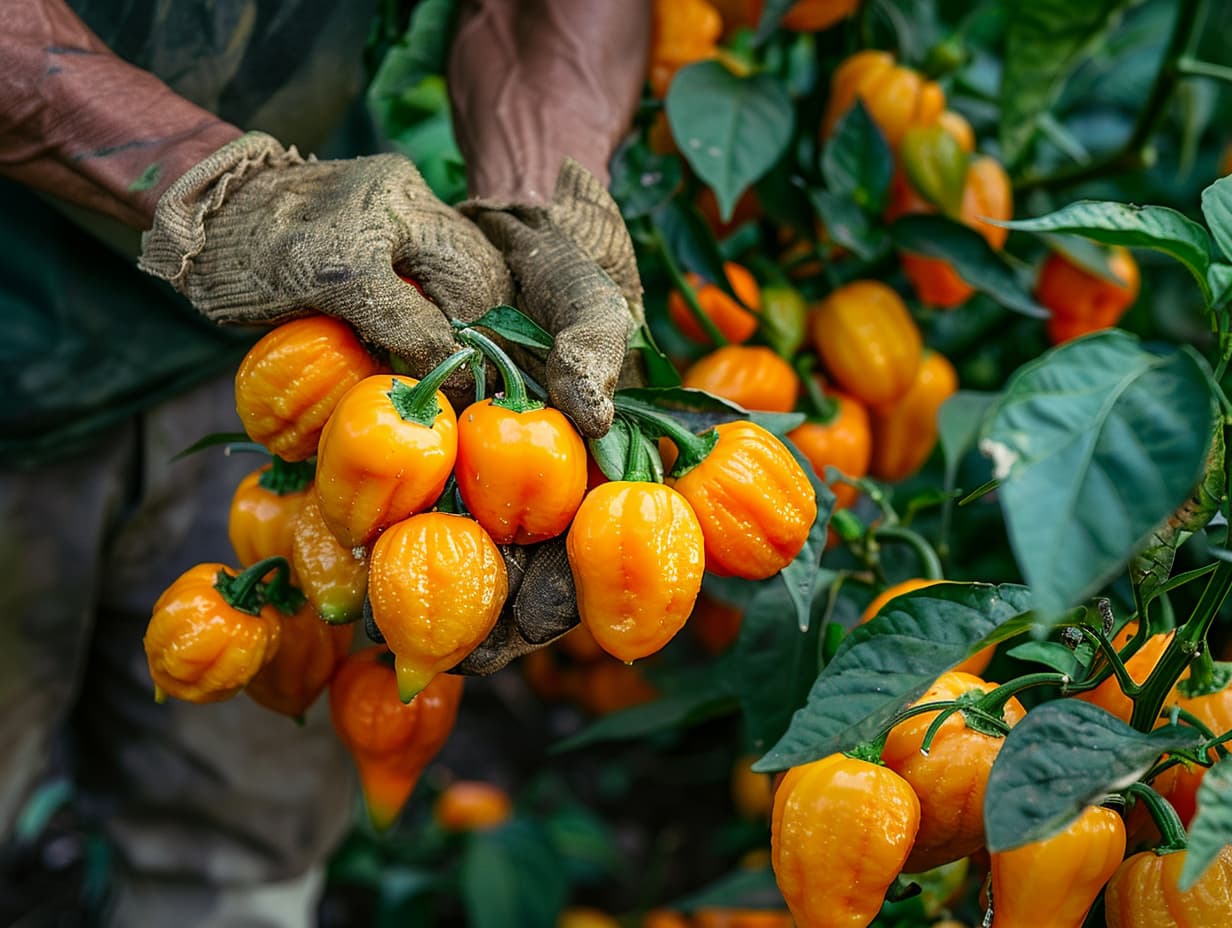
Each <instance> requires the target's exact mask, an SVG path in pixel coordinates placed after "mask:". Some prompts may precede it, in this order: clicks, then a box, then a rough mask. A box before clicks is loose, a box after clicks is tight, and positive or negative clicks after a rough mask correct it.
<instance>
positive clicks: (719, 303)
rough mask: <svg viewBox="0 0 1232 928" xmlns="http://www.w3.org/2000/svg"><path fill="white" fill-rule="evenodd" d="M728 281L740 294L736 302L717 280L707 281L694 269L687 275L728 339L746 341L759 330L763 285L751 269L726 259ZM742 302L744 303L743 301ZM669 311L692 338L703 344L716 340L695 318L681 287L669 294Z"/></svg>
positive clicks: (686, 336) (687, 335)
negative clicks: (738, 300)
mask: <svg viewBox="0 0 1232 928" xmlns="http://www.w3.org/2000/svg"><path fill="white" fill-rule="evenodd" d="M723 273H724V274H726V275H727V282H728V284H730V285H731V288H732V290H734V291H735V293H736V296H738V297H740V302H739V303H737V302H736V301H735V300H733V299H732V298H731V297H730V296H728V295H727V294H726V293H724V292H723V290H722V289H721V288H720V287H719V286H718V285H717V284H710V283H706V282H705V281H703V280H702V279H701V277H699V276H698V275H697V274H694V273H692V272H690V273H688V274H686V275H685V279H686V280H688V282H689V286H690V287H692V288H693V289H694V291H695V292H696V293H697V302H698V303H699V304H700V305H701V308H702V312H704V313H705V314H706V317H707V318H708V319H709V320H710V321H711V322H713V323H714V324H715V327H716V328H717V329H718V330H719V332H721V333H722V335H723V337H724V338H725V339H727V340H728V341H729V342H734V343H740V342H746V341H748V340H749V338H751V337H752V335H753V333H754V332H756V331H757V313H759V312H760V311H761V288H760V287H758V286H757V281H756V279H755V278H754V277H753V275H752V274H750V273H749V272H748V270H747V269H746V268H744V267H742V266H741V265H739V264H736V263H735V262H734V261H725V262H724V263H723ZM741 304H743V305H741ZM746 306H747V307H748V309H745V307H746ZM667 314H668V316H669V317H670V318H671V320H672V323H673V324H674V325H675V326H676V328H678V329H679V330H680V333H681V334H682V335H684V337H685V338H687V339H689V340H690V341H694V342H697V343H698V344H701V345H709V344H713V342H712V340H711V338H710V336H709V335H708V334H706V331H705V330H704V329H703V328H702V327H701V325H700V324H699V323H698V321H697V319H695V318H694V316H693V313H692V312H691V311H690V309H689V307H688V304H686V303H685V301H684V297H683V296H682V295H681V294H680V292H679V291H678V290H673V291H672V292H671V293H669V294H668V296H667Z"/></svg>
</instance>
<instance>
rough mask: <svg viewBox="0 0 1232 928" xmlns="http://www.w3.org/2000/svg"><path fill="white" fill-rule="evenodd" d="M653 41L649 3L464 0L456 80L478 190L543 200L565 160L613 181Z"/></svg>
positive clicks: (452, 71)
mask: <svg viewBox="0 0 1232 928" xmlns="http://www.w3.org/2000/svg"><path fill="white" fill-rule="evenodd" d="M649 41H650V0H464V2H463V4H462V11H461V14H460V16H459V21H458V30H457V34H456V37H455V39H454V43H453V48H452V51H451V54H450V60H449V86H450V93H451V96H452V98H453V108H454V129H455V132H456V133H457V137H458V144H459V147H460V148H461V149H462V153H463V155H464V156H465V157H466V163H467V170H468V175H469V176H468V180H469V182H470V191H471V195H472V196H474V197H485V198H498V199H507V200H515V201H521V202H546V201H547V200H549V199H550V198H551V196H552V190H553V188H554V187H555V182H556V175H557V172H558V171H559V169H560V165H561V161H562V159H563V158H565V157H566V156H568V157H572V158H574V159H576V160H577V161H579V162H580V163H581V164H582V165H583V166H584V167H585V168H586V169H587V170H589V171H590V172H591V173H592V174H594V175H595V176H596V177H598V178H599V179H600V180H601V181H602V182H603V183H604V184H606V183H607V180H608V161H609V160H610V159H611V156H612V152H613V151H614V150H615V148H616V145H617V144H618V143H619V141H620V139H621V138H622V136H623V135H624V134H625V133H626V132H627V131H628V128H629V123H630V121H631V120H632V118H633V113H634V111H635V110H636V107H637V101H638V96H639V93H640V90H641V86H642V81H643V80H644V78H645V74H646V55H647V50H648V47H649Z"/></svg>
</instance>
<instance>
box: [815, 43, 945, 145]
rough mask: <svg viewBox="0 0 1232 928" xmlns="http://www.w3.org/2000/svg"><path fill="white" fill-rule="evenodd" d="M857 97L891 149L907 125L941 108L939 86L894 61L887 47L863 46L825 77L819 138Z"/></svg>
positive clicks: (926, 120)
mask: <svg viewBox="0 0 1232 928" xmlns="http://www.w3.org/2000/svg"><path fill="white" fill-rule="evenodd" d="M857 98H859V99H860V100H861V101H862V102H863V103H864V106H865V108H866V109H867V110H868V114H869V116H870V117H872V120H873V122H874V123H876V124H877V127H878V128H879V129H880V130H881V131H882V134H884V135H885V137H886V140H887V141H888V142H889V143H890V147H891V148H897V147H898V144H899V142H901V141H902V138H903V135H904V134H905V133H906V132H907V130H908V129H910V128H911V127H912V126H924V125H931V124H932V123H935V122H936V121H937V120H938V118H940V116H941V113H942V111H943V110H945V91H943V90H942V89H941V87H940V85H938V84H936V83H935V82H933V81H930V80H926V79H925V78H924V77H923V76H921V75H920V74H919V73H918V72H916V71H913V70H911V69H910V68H906V67H902V66H901V65H898V64H896V63H895V60H894V56H893V55H891V54H890V53H889V52H883V51H873V50H865V51H861V52H856V53H855V54H854V55H852V56H851V57H849V58H846V59H845V60H844V61H843V62H842V63H841V64H840V65H839V66H838V69H837V70H836V71H835V72H834V76H833V77H832V78H831V80H830V98H829V100H828V101H827V102H826V112H825V118H824V119H823V120H822V136H823V137H825V138H828V137H829V136H831V135H832V134H833V133H834V130H835V128H836V127H837V126H838V123H839V120H840V119H842V117H843V116H844V115H846V113H847V111H848V110H849V109H851V107H852V106H853V105H854V104H855V102H856V99H857Z"/></svg>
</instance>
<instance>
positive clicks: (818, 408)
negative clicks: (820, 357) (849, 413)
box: [796, 354, 838, 425]
mask: <svg viewBox="0 0 1232 928" xmlns="http://www.w3.org/2000/svg"><path fill="white" fill-rule="evenodd" d="M816 366H817V361H816V359H815V358H814V357H813V356H812V355H811V354H802V355H800V357H798V358H797V359H796V373H797V374H798V375H799V376H800V382H801V383H802V384H804V396H805V399H806V400H807V404H808V406H809V407H810V411H811V413H812V415H810V416H809V421H815V422H817V423H819V424H821V425H829V424H830V423H832V422H833V421H834V420H835V419H836V418H837V417H838V400H836V399H835V398H834V397H832V396H826V392H825V391H824V390H823V389H821V384H819V383H818V382H817V378H816V377H814V376H813V369H814V368H815V367H816Z"/></svg>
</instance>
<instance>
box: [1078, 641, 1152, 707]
mask: <svg viewBox="0 0 1232 928" xmlns="http://www.w3.org/2000/svg"><path fill="white" fill-rule="evenodd" d="M1075 627H1076V628H1077V629H1078V631H1080V632H1081V633H1082V635H1083V637H1085V638H1087V639H1088V640H1090V641H1091V642H1092V643H1094V644H1095V646H1096V647H1097V648H1099V650H1100V651H1101V652H1103V655H1104V657H1105V658H1107V660H1108V664H1107V666H1106V667H1104V668H1103V670H1101V671H1099V672H1098V673H1097V674H1096V675H1095V676H1094V677H1093V678H1092V680H1093V681H1096V685H1097V686H1098V685H1099V683H1102V682H1103V681H1104V680H1106V679H1108V677H1109V676H1115V677H1116V680H1117V684H1118V685H1119V686H1120V687H1121V692H1123V693H1124V694H1125V695H1126V696H1128V697H1129V698H1130V699H1133V698H1134V696H1136V695H1137V693H1138V691H1139V689H1141V687H1140V686H1139V685H1138V684H1137V683H1135V682H1134V678H1133V677H1131V676H1130V675H1129V671H1128V670H1127V669H1126V668H1125V661H1126V660H1128V658H1129V657H1133V656H1134V654H1136V653H1137V651H1138V648H1137V647H1135V646H1134V642H1135V641H1136V640H1137V636H1135V638H1134V640H1131V641H1130V642H1129V644H1127V645H1126V646H1125V651H1126V652H1127V653H1128V657H1124V658H1123V657H1121V653H1120V652H1118V651H1117V649H1116V647H1115V646H1114V645H1113V644H1112V642H1111V641H1110V640H1109V639H1108V636H1107V635H1105V634H1104V633H1103V631H1102V630H1101V629H1098V628H1091V627H1090V626H1089V625H1078V626H1075ZM1087 682H1091V681H1088V680H1084V681H1083V683H1087Z"/></svg>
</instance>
